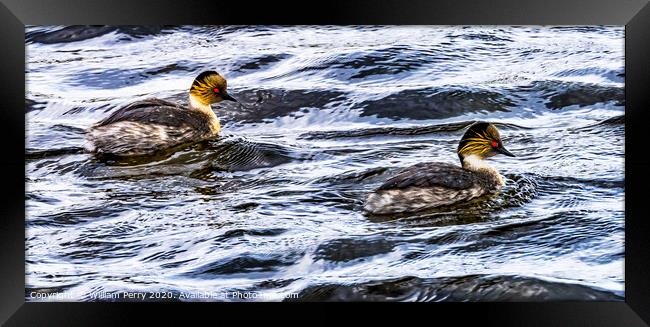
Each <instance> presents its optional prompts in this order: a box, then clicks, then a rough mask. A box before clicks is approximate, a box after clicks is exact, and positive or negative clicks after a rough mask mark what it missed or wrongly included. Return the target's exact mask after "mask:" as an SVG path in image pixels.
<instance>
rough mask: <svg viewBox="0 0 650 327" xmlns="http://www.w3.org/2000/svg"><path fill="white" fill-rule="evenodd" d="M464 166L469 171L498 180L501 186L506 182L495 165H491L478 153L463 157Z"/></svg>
mask: <svg viewBox="0 0 650 327" xmlns="http://www.w3.org/2000/svg"><path fill="white" fill-rule="evenodd" d="M462 163H463V168H464V169H467V170H469V171H473V172H475V173H477V174H481V175H485V176H487V177H489V178H492V179H494V180H495V181H496V183H497V184H498V185H499V186H503V185H504V184H505V182H504V180H503V177H502V176H501V174H499V171H498V170H496V169H495V168H494V167H492V166H490V165H488V164H487V162H485V160H483V158H481V157H479V156H477V155H473V154H472V155H469V156H466V157H463V162H462Z"/></svg>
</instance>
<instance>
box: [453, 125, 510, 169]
mask: <svg viewBox="0 0 650 327" xmlns="http://www.w3.org/2000/svg"><path fill="white" fill-rule="evenodd" d="M497 154H505V155H506V156H510V157H514V156H515V155H514V154H512V153H510V151H508V150H506V148H505V147H503V143H502V142H501V136H500V135H499V131H498V130H497V128H496V127H495V126H494V125H493V124H491V123H486V122H478V123H474V124H472V126H470V127H469V128H468V129H467V131H466V132H465V134H464V135H463V138H461V139H460V143H459V144H458V157H459V158H460V162H461V164H462V163H463V159H464V158H465V157H467V156H470V155H475V156H477V157H479V158H480V159H485V158H489V157H492V156H495V155H497Z"/></svg>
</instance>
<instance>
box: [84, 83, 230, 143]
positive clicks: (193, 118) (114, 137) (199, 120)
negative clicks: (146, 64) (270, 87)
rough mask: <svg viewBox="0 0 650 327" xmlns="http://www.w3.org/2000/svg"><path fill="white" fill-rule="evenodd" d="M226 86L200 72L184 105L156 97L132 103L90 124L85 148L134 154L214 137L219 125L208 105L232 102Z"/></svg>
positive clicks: (219, 127)
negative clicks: (87, 142) (185, 105)
mask: <svg viewBox="0 0 650 327" xmlns="http://www.w3.org/2000/svg"><path fill="white" fill-rule="evenodd" d="M226 89H227V83H226V80H225V79H224V78H223V77H222V76H221V75H219V74H218V73H217V72H214V71H206V72H203V73H201V74H200V75H199V76H197V77H196V79H195V80H194V83H192V86H191V87H190V91H189V105H188V106H187V107H183V106H180V105H178V104H175V103H172V102H169V101H165V100H160V99H146V100H142V101H136V102H133V103H131V104H129V105H127V106H125V107H123V108H121V109H119V110H117V111H115V112H113V113H112V114H111V115H110V116H108V117H107V118H105V119H104V120H102V121H100V122H98V123H97V124H95V125H93V126H92V127H91V128H90V130H89V131H88V141H89V144H88V145H87V148H88V150H90V151H91V152H94V153H97V154H106V155H115V156H136V155H146V154H152V153H154V152H157V151H159V150H163V149H167V148H170V147H174V146H177V145H181V144H184V143H189V142H196V141H201V140H205V139H208V138H211V137H214V136H216V135H217V134H218V133H219V131H220V129H221V125H220V123H219V119H218V118H217V115H215V113H214V111H212V107H210V105H211V104H213V103H218V102H221V101H223V100H230V101H236V100H235V99H234V98H233V97H231V96H230V95H229V94H228V93H227V90H226Z"/></svg>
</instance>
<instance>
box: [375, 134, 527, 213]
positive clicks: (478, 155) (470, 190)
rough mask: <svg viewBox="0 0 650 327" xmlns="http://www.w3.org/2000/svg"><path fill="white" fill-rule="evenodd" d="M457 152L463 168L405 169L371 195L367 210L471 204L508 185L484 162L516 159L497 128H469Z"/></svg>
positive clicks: (400, 210) (421, 166) (437, 165)
mask: <svg viewBox="0 0 650 327" xmlns="http://www.w3.org/2000/svg"><path fill="white" fill-rule="evenodd" d="M457 153H458V158H459V159H460V162H461V165H462V166H461V167H459V166H456V165H452V164H448V163H442V162H427V163H418V164H416V165H413V166H411V167H408V168H405V169H402V170H401V171H399V172H398V173H397V174H396V175H395V176H393V177H391V178H389V179H388V180H387V181H386V182H384V184H383V185H381V186H380V187H379V188H377V189H376V190H374V191H373V192H372V193H371V194H370V195H368V197H367V199H366V202H365V205H364V207H363V209H364V210H365V211H367V212H368V213H371V214H377V215H381V214H395V213H409V212H416V211H421V210H426V209H432V208H436V207H440V206H445V205H452V204H457V203H460V202H465V201H469V200H471V199H473V198H477V197H479V196H482V195H484V194H487V193H490V192H493V191H496V190H498V189H499V188H501V187H502V186H503V185H504V184H505V182H504V179H503V176H501V174H499V172H498V171H497V170H496V169H494V168H493V167H491V166H489V165H488V164H487V163H486V162H485V161H484V159H486V158H489V157H492V156H495V155H497V154H504V155H507V156H510V157H514V156H515V155H514V154H512V153H510V151H508V150H506V148H505V147H504V146H503V143H502V142H501V137H500V135H499V131H498V130H497V128H496V127H495V126H494V125H493V124H491V123H486V122H478V123H474V124H472V125H471V126H470V127H469V128H468V129H467V131H466V132H465V134H464V135H463V137H462V138H461V140H460V143H459V144H458V148H457Z"/></svg>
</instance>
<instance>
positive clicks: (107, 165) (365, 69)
mask: <svg viewBox="0 0 650 327" xmlns="http://www.w3.org/2000/svg"><path fill="white" fill-rule="evenodd" d="M623 36H624V30H623V28H622V27H498V26H497V27H425V26H421V27H373V26H364V27H307V26H302V27H244V26H241V27H216V26H213V27H169V26H152V27H129V26H122V27H93V28H87V27H66V28H64V27H35V26H32V27H28V28H27V30H26V47H27V58H26V60H27V72H26V73H27V94H26V100H25V106H26V108H25V110H26V113H25V114H26V118H27V126H26V128H27V134H26V143H27V153H26V160H27V164H26V169H27V181H26V182H27V194H26V211H27V219H26V222H25V226H26V229H27V231H26V244H27V248H26V251H27V265H26V271H27V276H26V284H27V290H26V298H27V300H30V301H31V300H40V299H39V298H35V297H34V296H33V295H30V294H33V293H32V292H39V294H40V293H58V294H59V297H58V298H54V297H50V298H48V299H49V300H62V299H63V300H73V301H77V300H81V301H93V300H98V297H97V296H98V295H97V294H109V293H110V294H119V293H120V292H123V291H129V292H159V291H162V292H164V294H168V295H169V297H168V298H162V300H190V301H192V300H197V301H214V300H223V299H220V298H215V297H212V298H209V297H208V298H191V299H183V298H181V296H180V295H181V294H196V293H200V292H208V293H214V294H223V293H226V292H257V293H255V294H257V297H255V298H248V299H246V298H243V297H231V298H226V300H235V301H238V300H261V299H262V296H269V297H272V296H278V297H277V298H273V299H272V300H282V299H283V295H287V294H296V293H297V297H293V298H289V299H288V300H404V301H412V300H432V301H463V300H470V301H495V300H506V301H508V300H516V301H519V300H532V301H541V300H622V299H623V297H624V280H623V266H624V253H625V252H624V194H625V193H624V166H623V160H624V159H623V158H624V148H623V144H624V137H625V128H624V127H625V126H624V89H623V85H624V84H623V82H624V57H623V53H624V52H623ZM208 69H213V70H217V71H219V72H221V73H222V74H223V75H225V76H226V78H228V82H229V89H230V93H231V94H233V95H234V96H235V97H237V98H238V99H239V100H240V101H241V102H242V103H244V106H239V105H237V104H231V103H223V104H219V105H217V106H216V107H215V112H216V113H217V115H218V116H219V117H220V118H221V121H222V124H223V126H224V132H223V134H222V137H221V138H220V139H219V140H215V141H209V142H202V143H199V144H195V145H191V146H188V147H185V148H183V149H180V150H178V151H177V152H173V153H169V154H166V155H161V156H157V157H153V158H148V159H147V160H141V159H138V160H125V161H101V160H97V159H95V158H93V157H92V156H90V155H88V154H86V153H84V152H83V151H82V150H81V149H82V147H83V145H84V130H85V129H86V128H87V127H88V126H90V125H91V124H93V123H94V122H96V121H98V120H100V119H102V118H103V117H105V116H107V115H108V114H110V112H112V111H113V110H116V109H117V108H118V107H119V106H121V105H124V104H126V103H129V102H131V101H134V100H138V99H143V98H146V97H151V96H155V97H159V98H163V99H167V100H172V101H178V102H181V103H184V102H186V97H187V94H186V91H187V89H188V88H189V86H190V84H191V82H192V80H193V79H194V77H195V76H196V75H197V74H198V73H199V72H201V71H203V70H208ZM477 120H487V121H492V122H495V123H498V127H499V129H500V130H501V134H502V137H503V139H504V144H505V145H506V147H507V148H508V149H509V150H510V151H511V152H513V153H515V154H516V155H517V157H516V158H508V157H495V158H493V159H491V160H490V161H491V164H492V165H493V166H495V167H497V168H498V169H499V170H500V171H501V172H502V173H503V175H504V176H505V177H506V180H507V181H506V183H507V185H506V186H505V187H504V189H503V190H502V191H501V192H499V193H497V194H493V195H490V196H487V197H484V198H481V199H477V200H474V201H472V202H470V203H467V204H464V205H461V206H457V207H452V208H446V209H443V210H438V211H431V212H425V213H419V214H415V215H406V216H404V215H402V216H381V217H373V216H366V215H364V214H363V213H362V212H361V207H362V204H363V200H364V198H365V196H366V195H367V193H368V192H369V191H371V190H372V189H374V188H375V187H377V186H378V185H380V183H381V182H382V181H383V180H385V179H386V178H388V177H389V176H391V174H392V173H394V172H395V170H396V169H399V168H401V167H405V166H409V165H412V164H415V163H417V162H423V161H443V162H450V163H455V164H457V163H458V162H457V161H458V158H457V156H456V154H455V148H456V146H457V143H458V140H459V138H460V137H461V135H462V134H463V132H464V128H465V127H467V126H468V125H469V124H471V123H472V122H474V121H477ZM269 297H267V298H264V299H267V300H268V299H269ZM147 299H149V300H156V299H160V296H157V295H151V294H149V296H148V297H147ZM99 300H107V299H106V298H104V299H101V298H100V299H99ZM110 300H130V299H129V298H128V297H127V296H123V295H120V296H118V297H117V298H113V299H110Z"/></svg>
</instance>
